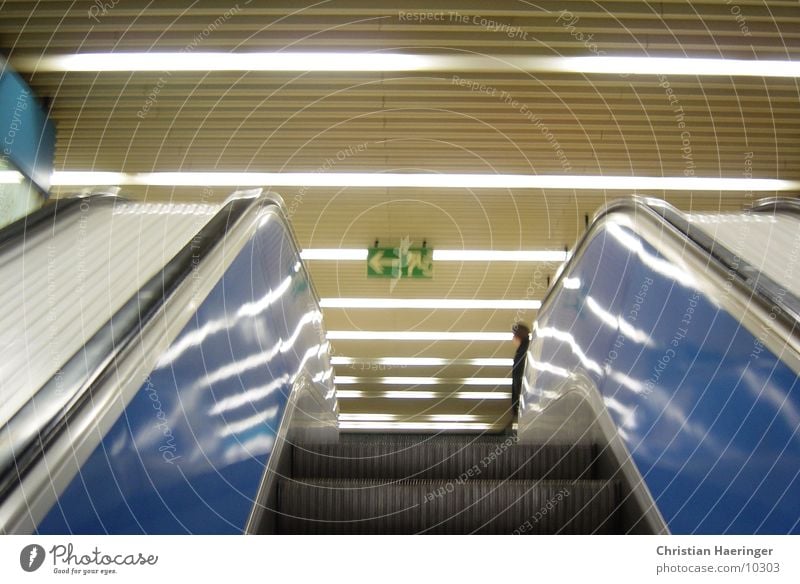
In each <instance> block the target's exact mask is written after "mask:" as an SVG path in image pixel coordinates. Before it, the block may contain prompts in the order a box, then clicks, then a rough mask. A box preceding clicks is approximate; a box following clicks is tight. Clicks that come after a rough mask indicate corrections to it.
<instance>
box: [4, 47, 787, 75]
mask: <svg viewBox="0 0 800 584" xmlns="http://www.w3.org/2000/svg"><path fill="white" fill-rule="evenodd" d="M10 61H11V64H12V65H13V66H14V67H15V68H16V69H17V70H19V71H23V72H45V71H54V72H67V71H159V72H160V71H307V72H311V71H460V72H502V71H506V72H517V73H519V72H536V73H544V72H551V73H584V74H623V75H624V74H629V75H656V74H669V75H706V76H726V77H728V76H730V77H800V63H798V62H795V61H788V60H783V61H776V60H760V59H703V58H693V57H647V56H636V57H623V56H591V57H559V56H554V55H533V56H531V55H474V54H473V55H466V54H458V55H430V54H413V53H391V52H383V51H381V52H346V53H345V52H314V53H312V52H308V53H297V52H289V51H287V52H236V53H229V52H191V53H190V52H147V53H133V52H114V53H80V54H65V55H54V54H49V55H32V56H20V55H18V54H17V55H13V56H12V57H11V59H10Z"/></svg>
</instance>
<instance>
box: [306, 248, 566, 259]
mask: <svg viewBox="0 0 800 584" xmlns="http://www.w3.org/2000/svg"><path fill="white" fill-rule="evenodd" d="M367 251H368V250H366V249H347V248H343V249H325V248H307V249H304V250H303V251H301V252H300V256H301V257H302V258H303V259H304V260H329V261H351V260H366V259H367ZM568 257H569V253H568V252H566V251H551V250H491V249H435V250H433V259H434V260H435V261H437V262H563V261H566V260H567V258H568Z"/></svg>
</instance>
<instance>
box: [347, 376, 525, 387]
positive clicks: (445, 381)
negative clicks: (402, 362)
mask: <svg viewBox="0 0 800 584" xmlns="http://www.w3.org/2000/svg"><path fill="white" fill-rule="evenodd" d="M335 382H336V385H355V384H359V383H362V384H367V385H511V379H509V378H508V377H453V378H446V377H356V376H351V375H337V376H336V378H335Z"/></svg>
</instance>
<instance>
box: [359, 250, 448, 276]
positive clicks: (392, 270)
mask: <svg viewBox="0 0 800 584" xmlns="http://www.w3.org/2000/svg"><path fill="white" fill-rule="evenodd" d="M367 276H368V277H370V278H395V279H399V278H433V250H432V249H429V248H427V247H409V248H406V249H403V248H400V247H373V248H370V249H369V253H368V254H367Z"/></svg>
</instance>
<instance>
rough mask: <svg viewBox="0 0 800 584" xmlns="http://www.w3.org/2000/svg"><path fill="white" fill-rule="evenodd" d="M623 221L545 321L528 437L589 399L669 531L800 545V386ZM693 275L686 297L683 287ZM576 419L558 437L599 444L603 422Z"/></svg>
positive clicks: (551, 305)
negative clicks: (781, 537) (791, 540)
mask: <svg viewBox="0 0 800 584" xmlns="http://www.w3.org/2000/svg"><path fill="white" fill-rule="evenodd" d="M622 219H624V217H623V218H622ZM622 219H621V218H620V216H619V215H611V216H610V217H607V218H606V219H605V220H604V221H603V222H602V223H600V224H599V225H600V226H601V227H599V228H598V229H597V230H596V232H594V234H593V235H591V236H590V239H588V240H587V242H586V243H585V244H584V245H583V246H582V248H581V253H580V256H578V257H576V260H575V261H574V262H572V263H571V264H570V265H569V266H568V267H567V269H566V271H565V274H564V276H565V277H569V278H574V279H576V281H580V283H581V284H580V286H578V287H563V286H556V287H554V289H553V291H552V295H551V297H549V298H548V300H547V301H546V302H545V305H544V308H543V310H542V311H541V312H540V315H539V318H538V320H537V322H536V325H535V327H534V331H533V340H532V343H531V349H530V353H529V359H532V360H533V362H535V363H537V366H536V367H528V368H527V370H526V380H525V383H524V389H523V393H524V395H523V402H524V406H523V408H524V409H523V412H522V416H521V420H520V425H521V427H524V428H525V430H523V432H536V431H537V426H538V425H540V424H545V423H546V422H547V421H548V420H549V421H550V422H552V420H553V419H554V418H553V416H550V417H548V416H546V415H545V414H546V412H547V411H548V410H549V409H551V408H552V409H559V408H558V407H554V406H558V404H560V403H562V402H566V401H567V400H565V399H564V398H569V399H572V398H573V397H574V396H576V395H579V394H580V395H583V396H584V399H583V401H584V403H592V402H594V403H595V406H596V409H595V410H594V411H595V414H594V415H595V417H596V420H600V418H601V417H602V416H606V415H607V416H610V419H611V420H612V421H613V426H612V432H613V434H614V435H613V436H605V438H606V439H607V440H608V441H609V442H612V441H613V440H615V439H616V440H620V441H621V442H622V443H623V444H624V446H625V449H626V450H627V453H629V455H630V458H631V460H632V461H633V463H634V464H635V467H636V469H637V470H638V473H639V474H640V475H641V477H642V478H643V479H644V484H645V485H646V487H647V489H648V490H649V493H650V494H651V495H652V498H653V500H654V501H655V503H656V505H657V507H658V510H659V511H660V513H661V515H662V516H663V519H664V521H665V522H666V524H667V526H668V528H669V530H670V531H671V532H673V533H683V534H688V533H739V534H749V533H798V532H800V525H799V524H798V517H800V481H799V480H798V468H800V438H798V429H799V428H800V382H799V381H798V377H797V375H796V373H795V372H794V370H793V369H792V368H791V367H789V366H788V365H787V364H786V363H785V362H783V361H782V360H781V358H780V355H776V354H775V353H774V352H772V351H771V350H770V349H769V348H767V347H766V346H765V343H764V342H763V339H762V338H760V337H759V335H758V334H753V333H752V332H750V330H748V328H746V327H745V326H743V324H742V323H743V321H744V319H745V316H746V315H744V314H741V313H738V314H732V313H730V312H728V311H726V310H725V309H724V308H723V307H722V306H721V304H720V301H721V300H722V296H723V291H722V288H720V289H719V290H718V291H717V290H714V289H713V288H711V287H709V286H706V285H704V284H702V283H701V281H702V282H708V281H710V280H708V279H704V274H703V273H702V272H700V271H697V270H696V268H690V267H689V266H690V264H689V263H687V264H685V265H684V264H683V263H682V262H680V261H672V262H669V260H667V258H666V256H664V255H663V254H662V253H661V252H660V251H659V250H660V249H661V248H658V249H657V248H656V247H654V245H651V243H653V241H651V240H650V239H647V238H645V237H643V236H642V235H641V234H640V233H639V232H637V231H636V230H635V229H633V228H631V227H630V226H629V224H628V222H626V221H623V220H622ZM618 220H619V221H620V222H617V221H618ZM653 239H654V240H655V239H657V238H656V237H653ZM656 245H659V244H658V243H656ZM684 251H685V250H684ZM785 252H786V250H784V253H785ZM668 263H671V264H672V265H671V267H669V266H665V264H668ZM667 267H669V269H665V268H667ZM690 269H695V271H694V272H693V273H692V274H691V275H692V278H690V279H689V281H690V282H694V284H692V285H690V286H687V285H686V282H687V280H686V279H683V278H682V277H681V276H680V274H681V273H682V272H684V271H685V270H690ZM590 301H591V302H590ZM598 313H599V314H603V315H612V316H613V318H614V319H616V322H617V323H618V326H616V327H614V326H610V325H611V319H610V318H600V319H598ZM623 322H625V323H629V324H630V327H635V329H636V330H638V331H641V332H642V335H646V338H647V339H649V341H650V342H648V343H643V342H641V341H639V342H637V340H636V339H634V338H632V337H631V335H630V334H626V331H625V330H624V327H623V326H622V324H621V323H623ZM643 338H644V337H643ZM778 353H781V352H780V351H779V352H778ZM590 364H591V365H592V366H589V365H590ZM557 372H560V373H561V374H560V375H559V374H557ZM565 373H566V374H567V377H566V378H565V377H564V375H563V374H565ZM596 404H600V406H597V405H596ZM598 407H599V408H600V409H597V408H598ZM572 412H573V413H572V414H571V413H570V412H569V411H567V412H566V413H565V408H563V407H562V408H560V414H559V415H561V416H562V417H561V418H560V419H561V427H560V428H558V430H561V429H563V428H572V429H573V432H572V433H573V435H580V433H581V432H588V431H589V424H590V423H591V422H593V421H595V420H591V419H589V420H588V423H587V417H586V415H585V410H580V414H579V408H578V407H574V408H573V410H572ZM606 413H607V414H606ZM548 431H553V428H551V427H549V426H548Z"/></svg>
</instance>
